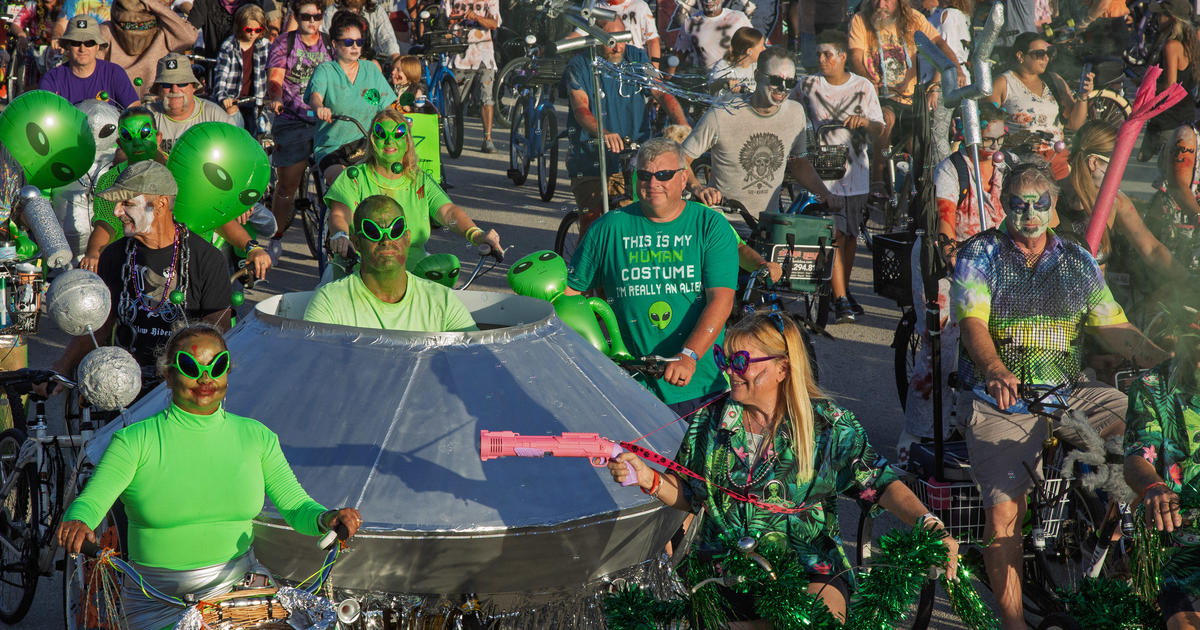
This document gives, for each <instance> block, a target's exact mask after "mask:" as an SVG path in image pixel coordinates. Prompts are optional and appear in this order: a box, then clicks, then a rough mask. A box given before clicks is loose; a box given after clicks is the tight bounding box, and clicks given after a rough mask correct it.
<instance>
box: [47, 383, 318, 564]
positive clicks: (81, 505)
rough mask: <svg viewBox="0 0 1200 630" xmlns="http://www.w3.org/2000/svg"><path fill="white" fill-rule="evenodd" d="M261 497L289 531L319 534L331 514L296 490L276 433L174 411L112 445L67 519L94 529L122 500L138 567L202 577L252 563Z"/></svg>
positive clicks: (234, 419) (243, 421) (220, 416)
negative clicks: (199, 572) (205, 571)
mask: <svg viewBox="0 0 1200 630" xmlns="http://www.w3.org/2000/svg"><path fill="white" fill-rule="evenodd" d="M264 490H265V491H266V494H267V496H269V497H271V501H272V502H273V503H274V504H275V506H276V507H277V508H279V512H280V514H282V515H283V518H284V519H285V520H286V521H287V523H288V525H291V526H292V528H293V529H295V530H296V531H297V532H299V533H301V534H306V535H309V536H315V535H317V534H318V533H319V531H318V524H317V521H318V517H319V516H320V515H321V513H322V512H324V511H325V508H324V507H322V506H321V504H319V503H317V502H316V501H314V500H312V498H311V497H309V496H308V493H306V492H305V491H304V488H303V487H301V486H300V482H299V481H297V480H296V475H295V473H293V472H292V469H291V466H289V465H288V462H287V459H286V458H284V456H283V451H281V450H280V448H279V436H277V435H275V432H273V431H271V430H270V429H268V428H267V427H266V426H264V425H263V424H262V423H261V422H259V421H257V420H252V419H250V418H244V417H242V416H238V415H234V414H232V413H229V412H227V411H225V409H224V408H221V409H219V410H218V411H217V412H216V413H213V414H212V415H208V416H201V415H196V414H191V413H188V412H186V411H183V410H181V409H179V408H178V407H176V406H175V405H174V404H172V405H171V406H170V407H168V408H167V409H165V410H163V411H161V412H159V413H157V414H155V415H153V416H151V417H149V418H147V419H146V420H144V421H142V422H139V423H137V424H134V425H131V426H128V427H125V428H124V429H121V430H120V431H117V432H116V433H115V434H114V435H113V439H112V442H111V443H110V444H109V446H108V450H106V451H105V452H104V456H103V457H102V458H101V459H100V464H99V465H98V466H96V473H95V475H94V476H93V477H92V479H91V481H89V482H88V484H87V487H86V488H84V491H83V492H82V493H81V494H80V495H79V498H77V499H75V502H74V503H72V504H71V507H70V509H68V510H67V513H66V515H65V516H64V517H63V518H64V520H79V521H83V522H84V523H86V524H87V525H88V527H92V528H95V527H96V526H97V525H98V524H99V523H100V520H101V519H102V518H103V517H104V515H105V513H107V512H108V510H109V508H110V507H112V504H113V502H114V501H115V500H116V499H117V498H118V497H120V499H121V502H122V503H124V504H125V512H126V514H127V515H128V517H129V545H128V550H129V556H130V558H131V559H132V560H133V561H134V562H136V563H138V564H141V565H144V566H148V567H160V568H165V569H174V570H186V569H197V568H200V567H207V566H212V565H216V564H222V563H225V562H228V561H229V560H231V559H234V558H237V557H239V556H241V555H242V554H244V553H246V551H247V550H248V549H249V548H250V544H251V543H252V542H253V540H254V532H253V528H252V525H251V519H253V518H254V517H256V516H258V514H259V512H261V511H262V508H263V492H264Z"/></svg>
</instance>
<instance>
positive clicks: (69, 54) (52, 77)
mask: <svg viewBox="0 0 1200 630" xmlns="http://www.w3.org/2000/svg"><path fill="white" fill-rule="evenodd" d="M58 41H59V43H60V44H61V45H62V47H63V57H64V59H66V63H65V64H63V65H61V66H58V67H57V68H54V69H52V70H50V71H49V72H47V73H46V76H44V77H42V81H41V83H39V84H38V88H39V89H42V90H46V91H47V92H54V93H55V94H58V95H59V96H61V97H63V98H65V99H67V100H68V101H70V102H71V104H72V105H76V104H78V103H80V102H82V101H85V100H87V99H90V98H100V99H101V100H109V101H111V102H112V103H113V104H114V105H116V106H117V107H118V108H125V107H128V106H130V105H137V103H138V98H139V96H138V93H137V92H136V91H135V90H134V88H133V83H132V82H131V81H130V80H129V75H128V74H126V73H125V70H124V69H122V68H121V66H119V65H117V64H115V63H111V62H108V61H105V60H104V59H102V58H101V56H102V54H103V51H104V50H105V49H107V48H109V45H108V41H109V40H108V39H106V38H105V37H104V35H103V33H101V30H100V25H99V24H97V23H96V20H95V18H93V17H92V16H90V15H77V16H75V17H73V18H71V21H70V24H69V25H68V26H67V30H66V32H65V33H63V36H62V38H60V39H59V40H58ZM102 97H107V98H106V99H105V98H102Z"/></svg>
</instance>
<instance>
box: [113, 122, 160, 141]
mask: <svg viewBox="0 0 1200 630" xmlns="http://www.w3.org/2000/svg"><path fill="white" fill-rule="evenodd" d="M138 133H139V134H141V136H142V138H141V139H142V140H145V139H147V138H149V137H150V136H152V135H154V128H153V127H151V126H149V125H144V126H143V127H142V128H141V129H139V130H138ZM121 137H122V138H124V139H125V140H133V134H131V133H129V130H128V129H126V128H124V127H122V128H121Z"/></svg>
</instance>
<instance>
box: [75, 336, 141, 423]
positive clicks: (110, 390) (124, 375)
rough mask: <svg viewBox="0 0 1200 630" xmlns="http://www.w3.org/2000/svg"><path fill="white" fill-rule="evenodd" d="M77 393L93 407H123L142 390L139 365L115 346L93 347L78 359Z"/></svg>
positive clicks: (114, 408)
mask: <svg viewBox="0 0 1200 630" xmlns="http://www.w3.org/2000/svg"><path fill="white" fill-rule="evenodd" d="M78 376H79V381H78V382H79V393H80V394H81V395H83V397H84V398H86V399H87V401H88V403H89V404H91V406H92V408H93V409H101V410H104V411H115V410H117V409H123V408H125V407H126V406H128V405H129V404H130V403H132V402H133V399H135V398H137V395H138V392H140V391H141V389H142V368H141V367H140V366H138V362H137V360H136V359H134V358H133V355H132V354H129V351H127V350H125V349H124V348H118V347H117V346H104V347H102V348H96V349H95V350H92V351H91V352H89V353H88V354H87V356H85V357H83V360H82V361H80V362H79V370H78Z"/></svg>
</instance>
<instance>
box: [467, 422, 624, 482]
mask: <svg viewBox="0 0 1200 630" xmlns="http://www.w3.org/2000/svg"><path fill="white" fill-rule="evenodd" d="M623 452H625V449H623V448H621V445H620V444H617V443H616V442H613V441H611V440H606V439H604V438H602V437H600V434H599V433H563V434H562V435H521V434H519V433H513V432H512V431H488V430H486V429H484V430H482V431H480V432H479V461H483V462H486V461H487V460H489V459H496V458H499V457H545V456H547V455H549V456H551V457H586V458H588V460H589V461H590V462H591V464H592V466H595V467H597V468H599V467H601V466H606V465H607V464H608V460H610V459H613V458H615V457H616V456H617V455H620V454H621V453H623ZM625 468H626V470H627V471H628V472H629V476H628V477H626V479H625V481H624V482H622V483H621V485H622V486H632V485H634V484H636V483H637V482H638V478H637V473H636V472H635V471H634V470H633V465H632V464H630V463H629V462H625Z"/></svg>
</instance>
